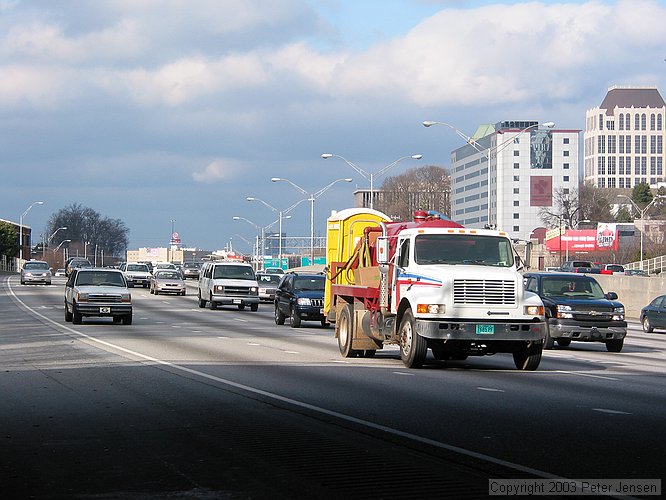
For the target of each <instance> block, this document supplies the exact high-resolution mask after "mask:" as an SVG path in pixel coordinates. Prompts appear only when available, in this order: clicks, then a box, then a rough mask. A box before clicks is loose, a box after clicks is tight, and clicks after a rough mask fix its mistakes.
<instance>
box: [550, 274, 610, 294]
mask: <svg viewBox="0 0 666 500" xmlns="http://www.w3.org/2000/svg"><path fill="white" fill-rule="evenodd" d="M541 286H542V287H543V295H544V297H553V296H556V297H576V298H579V299H603V298H605V296H604V291H603V289H602V288H601V285H599V283H597V282H596V281H594V280H587V279H581V278H578V277H575V276H571V277H568V276H567V277H566V278H546V279H544V280H543V282H542V285H541Z"/></svg>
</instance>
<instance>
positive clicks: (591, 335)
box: [548, 319, 627, 342]
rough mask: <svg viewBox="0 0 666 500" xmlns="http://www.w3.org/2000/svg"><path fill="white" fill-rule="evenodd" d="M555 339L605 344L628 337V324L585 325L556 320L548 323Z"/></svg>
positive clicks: (624, 322) (620, 322)
mask: <svg viewBox="0 0 666 500" xmlns="http://www.w3.org/2000/svg"><path fill="white" fill-rule="evenodd" d="M548 326H549V328H550V332H549V333H550V336H551V337H552V338H553V339H571V340H581V341H583V342H605V341H607V340H619V339H623V338H624V337H625V336H626V335H627V322H626V321H614V322H613V324H612V325H601V324H585V323H580V322H576V321H571V320H562V319H555V320H550V321H549V322H548Z"/></svg>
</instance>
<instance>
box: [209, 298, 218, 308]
mask: <svg viewBox="0 0 666 500" xmlns="http://www.w3.org/2000/svg"><path fill="white" fill-rule="evenodd" d="M210 308H211V310H212V311H214V310H215V309H217V302H215V301H214V300H213V294H211V295H210Z"/></svg>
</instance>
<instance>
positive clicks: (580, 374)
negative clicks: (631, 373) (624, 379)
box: [556, 370, 620, 381]
mask: <svg viewBox="0 0 666 500" xmlns="http://www.w3.org/2000/svg"><path fill="white" fill-rule="evenodd" d="M556 372H557V373H564V374H565V375H577V376H579V377H590V378H600V379H603V380H618V381H619V380H620V379H619V378H613V377H603V376H601V375H591V374H589V373H577V372H570V371H568V370H556Z"/></svg>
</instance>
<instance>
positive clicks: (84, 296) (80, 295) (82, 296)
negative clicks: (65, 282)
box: [76, 292, 88, 302]
mask: <svg viewBox="0 0 666 500" xmlns="http://www.w3.org/2000/svg"><path fill="white" fill-rule="evenodd" d="M76 301H77V302H88V294H87V293H81V292H79V293H77V294H76Z"/></svg>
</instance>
